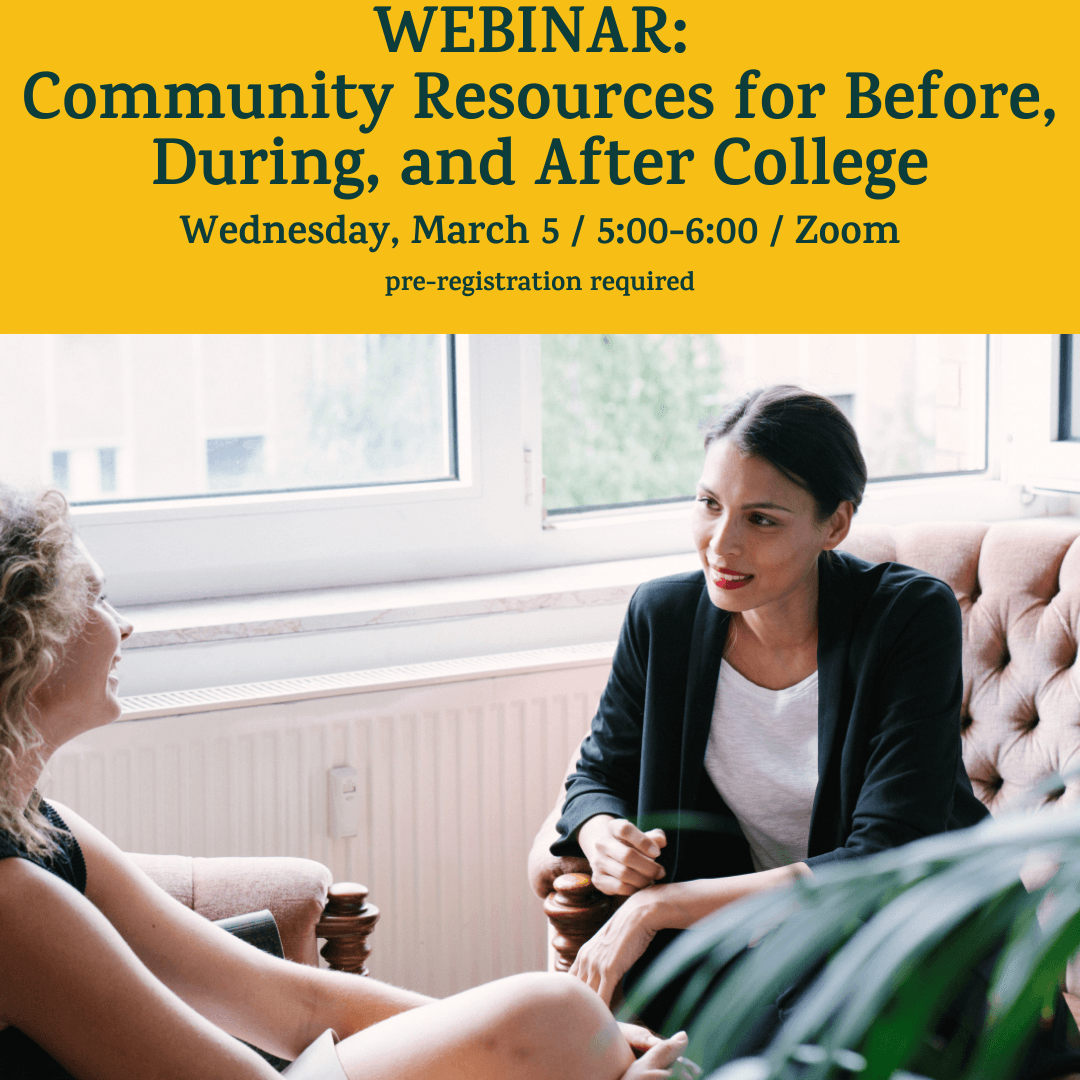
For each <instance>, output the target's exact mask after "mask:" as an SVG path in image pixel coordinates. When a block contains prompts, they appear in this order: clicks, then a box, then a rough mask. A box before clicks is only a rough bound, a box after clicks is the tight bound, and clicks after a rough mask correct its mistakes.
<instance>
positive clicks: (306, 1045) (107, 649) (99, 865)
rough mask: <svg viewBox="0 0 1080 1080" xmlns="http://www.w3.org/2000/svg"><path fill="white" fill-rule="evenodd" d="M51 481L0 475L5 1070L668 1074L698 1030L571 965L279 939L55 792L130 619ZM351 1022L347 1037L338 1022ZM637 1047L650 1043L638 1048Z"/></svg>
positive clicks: (336, 1075)
mask: <svg viewBox="0 0 1080 1080" xmlns="http://www.w3.org/2000/svg"><path fill="white" fill-rule="evenodd" d="M103 588H104V580H103V577H102V573H101V570H100V569H99V568H98V566H97V565H96V564H95V563H94V561H93V559H92V558H91V557H90V556H89V554H88V553H87V552H86V551H85V549H84V548H82V546H81V545H80V544H79V542H78V541H77V539H76V538H75V536H74V534H73V532H72V529H71V526H70V524H69V522H68V519H67V511H66V504H65V502H64V500H63V497H62V496H60V495H59V494H58V493H56V492H52V493H46V494H44V495H40V496H27V495H22V494H19V493H17V492H13V491H9V490H5V489H2V488H0V957H2V960H0V972H2V975H0V1073H2V1074H3V1076H4V1077H5V1078H6V1080H54V1078H69V1080H70V1078H75V1080H130V1078H133V1077H137V1078H138V1080H155V1078H166V1077H167V1078H169V1080H270V1078H271V1077H274V1076H276V1075H277V1074H276V1073H275V1072H274V1071H273V1069H272V1068H271V1067H270V1066H269V1065H268V1064H266V1062H265V1061H263V1060H262V1059H261V1058H260V1057H259V1056H258V1055H256V1054H255V1053H254V1052H253V1051H251V1050H250V1049H248V1048H247V1047H246V1046H244V1045H243V1043H242V1042H240V1041H239V1040H240V1039H243V1040H245V1041H247V1042H251V1043H254V1044H255V1045H258V1046H261V1047H263V1048H265V1049H266V1050H269V1051H271V1052H272V1053H274V1054H276V1055H278V1056H280V1057H284V1058H288V1059H298V1060H295V1061H294V1063H293V1065H291V1066H290V1067H289V1070H287V1071H288V1072H289V1074H290V1077H291V1078H292V1080H361V1078H363V1080H390V1078H393V1080H403V1078H409V1077H417V1078H420V1077H435V1076H438V1077H439V1078H440V1080H456V1078H460V1080H465V1078H468V1080H484V1078H486V1077H490V1078H491V1080H496V1078H499V1080H503V1078H507V1077H513V1078H514V1080H574V1078H580V1080H619V1078H622V1080H659V1078H661V1077H666V1076H668V1075H669V1069H668V1066H669V1065H671V1063H672V1062H673V1061H674V1060H675V1058H676V1055H677V1054H678V1052H679V1050H680V1049H681V1047H682V1046H683V1045H685V1037H680V1036H677V1037H675V1038H674V1039H669V1040H666V1041H660V1040H659V1039H657V1038H656V1037H655V1036H651V1035H650V1034H649V1033H648V1032H645V1031H644V1030H643V1029H640V1028H633V1027H629V1026H622V1027H621V1030H620V1026H617V1025H616V1024H615V1022H614V1020H613V1019H612V1017H611V1014H610V1012H608V1010H607V1008H606V1007H605V1006H604V1004H603V1002H602V1001H601V1000H600V998H599V997H598V996H597V995H596V994H595V993H593V992H592V991H591V990H589V989H588V988H587V987H585V986H584V985H583V984H582V983H581V982H579V981H578V980H575V979H572V978H570V977H569V976H555V975H547V974H543V973H529V974H524V975H517V976H514V977H511V978H508V979H503V980H500V981H499V982H496V983H491V984H488V985H486V986H480V987H476V988H475V989H472V990H468V991H466V992H465V993H462V994H458V995H456V996H454V997H451V998H448V999H446V1000H443V1001H434V1000H432V999H430V998H427V997H424V996H422V995H420V994H415V993H410V992H409V991H406V990H400V989H397V988H396V987H393V986H389V985H387V984H385V983H380V982H378V981H376V980H375V979H361V978H357V977H355V976H351V975H342V974H339V973H335V972H328V971H320V970H317V969H315V968H310V967H306V966H303V965H299V964H293V963H289V962H288V961H283V960H279V959H277V958H275V957H271V956H268V955H266V954H264V953H262V952H259V951H258V950H257V949H254V948H252V947H251V946H249V945H246V944H245V943H243V942H241V941H238V940H236V939H235V938H233V937H231V936H230V935H229V934H227V933H225V932H224V931H222V930H220V929H219V928H217V927H215V926H213V925H212V924H210V923H208V922H206V921H205V920H203V919H202V918H200V917H199V916H197V915H195V914H194V913H192V912H191V911H189V910H187V909H186V908H184V907H183V906H182V905H180V904H179V903H177V902H176V901H175V900H173V899H172V898H171V897H169V896H168V895H167V894H166V893H164V892H163V891H162V890H160V889H159V888H158V887H157V886H156V885H154V884H153V883H152V882H151V881H150V880H149V879H148V878H147V877H145V876H144V875H143V874H142V873H141V872H140V871H139V870H138V869H137V868H136V867H135V866H134V865H133V864H132V863H131V862H130V860H128V858H127V857H126V856H125V855H124V854H123V853H122V852H121V851H120V850H119V849H118V848H117V847H116V846H115V845H114V844H113V843H111V842H110V841H109V840H108V839H107V838H106V837H104V836H103V835H102V834H101V833H100V832H98V831H97V829H95V828H94V827H93V826H92V825H90V824H89V823H88V822H86V821H84V820H83V819H82V818H81V817H79V815H78V814H76V813H74V812H73V811H71V810H69V809H67V808H64V807H60V806H52V805H50V804H49V803H47V802H45V801H44V800H42V799H41V798H40V796H39V795H38V793H37V784H38V780H39V777H40V774H41V771H42V769H43V767H44V765H45V764H46V762H47V760H48V758H49V756H50V755H51V754H52V753H53V752H54V751H55V750H56V749H57V747H59V746H61V745H62V744H64V743H65V742H67V741H68V740H69V739H72V738H74V737H75V736H76V735H78V734H80V733H81V732H83V731H87V730H89V729H91V728H94V727H99V726H101V725H103V724H108V723H110V722H112V721H113V720H116V719H117V718H118V717H119V715H120V711H121V708H120V699H119V697H118V686H119V681H118V672H117V664H118V663H119V660H120V653H121V647H122V645H123V642H124V640H125V639H126V638H127V637H128V636H129V635H130V634H131V631H132V627H131V624H130V623H128V622H127V620H126V619H124V618H123V616H122V615H120V614H119V613H118V612H117V611H116V610H115V609H114V608H113V607H112V606H111V605H110V604H109V602H108V600H107V599H106V597H105V595H104V592H103ZM338 1036H340V1039H341V1041H340V1042H337V1045H336V1046H335V1042H336V1041H337V1038H338ZM635 1049H636V1050H638V1051H642V1052H643V1054H642V1056H641V1057H640V1058H638V1059H636V1060H635V1055H634V1050H635Z"/></svg>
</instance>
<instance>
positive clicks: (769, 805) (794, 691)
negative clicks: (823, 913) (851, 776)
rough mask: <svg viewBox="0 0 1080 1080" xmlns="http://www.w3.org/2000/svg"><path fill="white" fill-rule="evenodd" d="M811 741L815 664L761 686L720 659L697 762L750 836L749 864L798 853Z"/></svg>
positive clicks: (805, 836) (807, 802)
mask: <svg viewBox="0 0 1080 1080" xmlns="http://www.w3.org/2000/svg"><path fill="white" fill-rule="evenodd" d="M817 748H818V676H817V672H816V671H815V672H814V673H813V674H812V675H808V676H807V677H806V678H805V679H803V681H802V682H801V683H797V684H796V685H795V686H789V687H788V688H787V689H786V690H767V689H766V688H765V687H764V686H758V685H757V683H752V682H751V681H750V680H749V679H747V678H744V677H743V676H742V675H740V674H739V673H738V672H737V671H736V670H735V669H734V668H733V667H732V666H731V665H730V664H729V663H728V662H727V661H726V660H722V661H721V662H720V678H719V681H718V682H717V685H716V701H715V704H714V705H713V716H712V727H711V728H710V729H709V742H708V746H707V747H706V749H705V769H706V771H707V772H708V774H709V778H710V779H711V780H712V782H713V783H714V784H715V785H716V789H717V791H719V792H720V794H721V795H722V796H723V799H724V802H726V803H727V804H728V806H729V807H730V808H731V811H732V813H733V814H734V815H735V817H736V818H737V819H738V821H739V825H740V826H741V828H742V831H743V833H744V835H745V836H746V839H747V840H748V841H749V842H750V854H751V856H752V858H753V860H754V869H755V870H771V869H772V868H773V867H776V866H788V865H790V864H791V863H797V862H800V861H801V860H803V859H805V858H806V854H807V845H808V843H809V839H810V811H811V810H812V809H813V806H814V792H815V791H816V790H817V782H818V762H817Z"/></svg>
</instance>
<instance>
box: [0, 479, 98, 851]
mask: <svg viewBox="0 0 1080 1080" xmlns="http://www.w3.org/2000/svg"><path fill="white" fill-rule="evenodd" d="M91 588H92V585H91V579H90V575H89V574H88V572H87V563H86V559H85V557H84V555H83V554H82V553H81V552H80V551H79V548H78V546H77V545H76V543H75V534H74V532H73V530H72V528H71V523H70V521H69V520H68V508H67V500H66V499H65V498H64V496H63V495H62V494H61V493H60V492H59V491H45V492H41V493H37V494H33V493H26V492H20V491H15V490H13V489H11V488H6V487H2V486H0V829H3V830H5V831H6V832H8V833H9V834H11V835H12V836H14V837H15V838H17V839H19V840H21V841H22V842H23V843H24V844H25V845H26V848H27V850H28V851H30V852H31V853H34V854H38V855H47V854H49V853H51V852H53V851H54V850H55V846H56V841H55V839H54V835H55V829H54V828H53V826H52V825H51V824H50V823H49V821H48V819H47V818H46V817H45V816H44V814H42V813H41V811H40V810H39V809H38V803H39V798H38V794H37V792H36V791H35V792H34V794H33V796H32V798H31V799H30V803H29V805H25V804H22V803H21V800H19V799H18V798H17V797H16V794H15V790H14V784H13V779H12V778H13V774H14V771H15V769H16V768H17V767H18V765H19V764H20V762H22V761H25V759H26V758H27V757H28V756H29V755H33V754H34V753H39V752H40V749H41V747H42V745H43V744H42V739H41V736H40V734H39V733H38V730H37V727H36V726H35V722H34V721H35V717H34V712H35V710H34V707H33V705H32V702H31V700H30V698H31V693H32V691H33V690H34V689H35V688H36V687H37V686H39V685H40V684H41V683H42V682H43V681H44V680H45V679H46V678H48V676H49V673H50V672H52V671H53V670H54V669H55V667H56V665H57V664H58V663H59V662H60V659H61V657H62V656H63V652H64V646H65V645H66V644H67V642H68V641H69V640H70V639H71V638H72V637H74V636H75V635H76V634H77V633H78V632H79V631H80V629H81V628H82V624H83V621H84V619H85V617H86V611H87V607H88V603H89V599H90V592H91Z"/></svg>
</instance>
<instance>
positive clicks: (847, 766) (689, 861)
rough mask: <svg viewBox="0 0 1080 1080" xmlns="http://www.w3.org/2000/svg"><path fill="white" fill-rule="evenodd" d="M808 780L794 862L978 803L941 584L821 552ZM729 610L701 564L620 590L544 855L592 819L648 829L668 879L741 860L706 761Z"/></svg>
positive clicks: (716, 871)
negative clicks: (608, 654) (594, 702)
mask: <svg viewBox="0 0 1080 1080" xmlns="http://www.w3.org/2000/svg"><path fill="white" fill-rule="evenodd" d="M818 568H819V600H818V786H817V793H816V795H815V797H814V808H813V813H812V815H811V818H810V839H809V857H808V858H807V860H806V861H807V863H808V864H809V865H810V866H811V867H814V866H818V865H821V864H822V863H827V862H831V861H833V860H836V859H846V858H853V857H855V856H859V855H869V854H872V853H874V852H876V851H881V850H882V849H884V848H893V847H897V846H899V845H900V844H906V843H908V842H909V841H911V840H917V839H919V838H920V837H923V836H929V835H931V834H933V833H939V832H944V831H945V830H948V829H959V828H964V827H966V826H968V825H974V824H975V823H976V822H977V821H979V820H981V819H982V818H983V817H984V816H985V815H986V813H987V811H986V809H985V808H984V807H983V805H982V804H981V803H980V802H979V800H978V799H977V798H976V797H975V795H974V793H973V792H972V789H971V782H970V781H969V780H968V777H967V773H966V772H965V771H964V763H963V760H962V758H961V753H960V703H961V697H962V694H963V681H962V677H961V669H960V664H961V651H962V638H961V635H962V629H961V620H960V609H959V607H958V605H957V603H956V598H955V597H954V596H953V594H952V590H951V589H950V588H949V587H948V586H947V585H946V584H945V583H944V582H941V581H939V580H938V579H937V578H934V577H930V576H929V575H928V574H924V573H922V572H920V571H918V570H912V569H911V568H910V567H906V566H900V565H899V564H897V563H879V564H876V565H872V564H870V563H867V562H864V561H863V560H862V559H858V558H855V557H854V556H852V555H849V554H846V553H844V552H833V553H823V554H822V556H821V558H820V559H819V564H818ZM728 619H729V616H728V614H727V613H726V612H724V611H721V610H720V609H719V608H717V607H716V606H714V605H713V603H712V601H711V600H710V599H709V594H708V590H707V588H706V585H705V575H704V573H702V572H701V571H697V572H696V573H690V574H679V575H676V576H674V577H668V578H661V579H659V580H657V581H650V582H647V583H646V584H644V585H642V586H641V587H640V588H639V589H638V590H637V591H636V592H635V594H634V596H633V599H632V600H631V601H630V607H629V610H628V612H627V615H626V621H625V622H624V624H623V628H622V634H621V635H620V638H619V643H618V647H617V648H616V650H615V656H614V659H613V661H612V670H611V676H610V678H609V679H608V683H607V687H606V688H605V690H604V693H603V696H602V697H601V699H600V707H599V709H598V710H597V713H596V717H595V718H594V719H593V722H592V730H591V732H590V734H589V735H588V737H587V738H586V739H585V741H584V742H583V743H582V746H581V759H580V760H579V761H578V764H577V770H576V772H575V773H574V774H573V776H571V777H570V779H569V780H568V781H567V785H566V802H565V804H564V806H563V813H562V817H561V818H560V820H559V825H558V828H559V833H560V839H559V840H558V841H557V842H556V843H554V844H553V845H552V847H551V850H552V853H553V854H556V855H580V854H581V849H580V848H579V847H578V845H577V843H576V841H575V840H573V839H570V838H571V837H572V836H573V835H574V833H575V830H576V829H577V828H578V827H579V826H580V825H581V824H582V823H583V822H584V821H586V820H587V819H588V818H590V817H592V816H593V815H595V814H613V815H615V816H616V817H626V818H630V819H632V820H635V821H637V822H638V823H639V824H640V826H641V827H642V828H643V829H648V828H652V827H653V826H654V825H659V826H661V827H663V828H665V830H666V831H667V835H668V844H667V847H666V848H664V850H663V852H662V854H661V856H660V863H661V864H662V865H663V866H664V868H665V870H666V877H665V880H666V881H687V880H693V879H697V878H702V877H724V876H727V875H730V874H738V873H746V872H749V871H751V870H752V869H753V866H752V863H751V861H750V852H749V847H748V845H747V843H746V840H745V838H744V837H743V835H742V832H741V830H740V829H739V827H738V824H737V823H736V821H735V818H734V815H733V814H732V813H731V811H730V810H729V809H728V808H727V806H725V805H724V802H723V800H722V799H721V798H720V796H719V794H718V793H717V791H716V789H715V787H713V785H712V783H711V782H710V780H709V777H708V775H707V774H706V772H705V767H704V762H705V745H706V743H707V741H708V738H709V728H710V725H711V723H712V713H713V704H714V699H715V697H716V685H717V679H718V677H719V673H720V657H721V653H722V651H723V646H724V641H725V636H726V634H727V628H728Z"/></svg>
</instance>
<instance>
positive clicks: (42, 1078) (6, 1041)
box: [0, 799, 86, 1080]
mask: <svg viewBox="0 0 1080 1080" xmlns="http://www.w3.org/2000/svg"><path fill="white" fill-rule="evenodd" d="M41 811H42V813H44V815H45V817H46V818H48V820H49V822H50V823H51V824H52V825H54V826H56V828H57V829H60V830H61V832H60V834H59V835H58V836H57V837H56V841H57V844H58V846H59V850H58V851H57V852H56V853H55V854H53V855H50V856H47V857H45V858H42V857H41V856H39V855H31V854H30V853H29V852H28V851H27V850H26V846H25V844H23V843H22V841H21V840H17V839H16V838H15V837H13V836H12V835H11V834H10V833H7V832H4V831H3V830H0V859H26V860H28V861H29V862H32V863H35V864H36V865H38V866H40V867H41V868H42V869H43V870H48V872H49V873H50V874H55V875H56V876H57V877H58V878H60V879H61V880H63V881H66V882H67V883H68V884H69V885H70V886H72V888H75V889H78V890H79V892H81V893H85V892H86V863H85V861H84V860H83V853H82V849H81V848H80V847H79V842H78V840H76V839H75V837H74V836H72V835H71V832H70V830H69V829H68V827H67V824H66V823H65V822H64V819H63V818H62V817H61V816H60V815H59V814H58V813H57V812H56V811H55V810H54V809H53V808H52V807H51V806H50V805H49V804H48V803H47V802H45V800H44V799H42V800H41ZM0 1076H3V1078H4V1080H74V1078H73V1077H72V1075H71V1074H70V1073H69V1072H68V1071H67V1070H66V1069H64V1068H62V1067H61V1066H60V1065H59V1064H58V1063H57V1062H56V1061H54V1060H53V1059H52V1058H51V1057H49V1055H48V1054H46V1053H45V1051H44V1050H42V1049H41V1047H40V1046H38V1044H37V1043H36V1042H32V1041H31V1040H30V1039H28V1038H27V1037H26V1036H25V1035H24V1034H23V1033H22V1032H21V1031H19V1030H18V1028H13V1027H7V1028H4V1029H3V1031H0Z"/></svg>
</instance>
